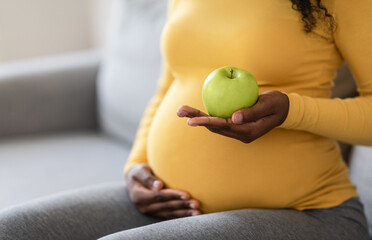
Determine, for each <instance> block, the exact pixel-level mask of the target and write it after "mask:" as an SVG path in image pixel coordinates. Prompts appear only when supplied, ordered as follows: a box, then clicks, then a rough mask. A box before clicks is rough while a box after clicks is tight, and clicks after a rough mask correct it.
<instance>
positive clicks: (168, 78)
mask: <svg viewBox="0 0 372 240" xmlns="http://www.w3.org/2000/svg"><path fill="white" fill-rule="evenodd" d="M173 80H174V78H173V75H172V73H171V71H170V69H169V67H168V66H167V64H166V63H163V67H162V74H161V77H160V82H159V85H158V89H157V92H156V94H155V95H154V96H153V97H152V99H151V101H150V103H149V105H148V106H147V108H146V110H145V113H144V115H143V117H142V119H141V123H140V126H139V128H138V131H137V135H136V138H135V140H134V143H133V147H132V150H131V152H130V154H129V158H128V161H127V163H126V165H125V167H124V173H126V172H127V171H128V170H129V169H130V168H131V167H133V166H134V165H136V164H140V163H147V137H148V133H149V129H150V126H151V122H152V118H153V117H154V115H155V113H156V110H157V109H158V107H159V105H160V103H161V101H162V100H163V98H164V96H165V94H166V92H167V91H168V88H169V86H170V85H171V84H172V82H173Z"/></svg>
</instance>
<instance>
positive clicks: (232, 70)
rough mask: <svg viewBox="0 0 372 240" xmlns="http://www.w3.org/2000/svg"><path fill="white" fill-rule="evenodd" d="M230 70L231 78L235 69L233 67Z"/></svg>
mask: <svg viewBox="0 0 372 240" xmlns="http://www.w3.org/2000/svg"><path fill="white" fill-rule="evenodd" d="M230 72H231V79H233V73H234V69H231V70H230Z"/></svg>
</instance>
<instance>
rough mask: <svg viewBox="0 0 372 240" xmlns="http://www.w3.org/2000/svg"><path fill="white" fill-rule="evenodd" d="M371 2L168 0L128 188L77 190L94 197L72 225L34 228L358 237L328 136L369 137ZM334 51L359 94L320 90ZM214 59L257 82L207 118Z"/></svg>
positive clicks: (352, 198) (352, 199)
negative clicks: (249, 101) (254, 91)
mask: <svg viewBox="0 0 372 240" xmlns="http://www.w3.org/2000/svg"><path fill="white" fill-rule="evenodd" d="M371 13H372V2H370V1H367V0H361V1H357V2H352V1H347V0H322V1H320V0H316V1H311V3H310V1H308V0H291V1H290V0H233V1H227V0H170V1H169V14H168V15H169V16H168V21H167V24H166V26H165V28H164V31H163V35H162V53H163V55H164V59H165V63H164V68H163V75H162V77H161V79H160V84H159V88H158V91H157V93H156V95H155V96H154V98H153V99H152V101H151V104H150V105H149V106H148V108H147V111H146V113H145V115H144V117H143V120H142V122H141V125H140V128H139V131H138V134H137V137H136V141H135V143H134V146H133V149H132V152H131V154H130V157H129V160H128V163H127V164H126V166H125V170H124V172H125V178H126V182H127V188H128V191H125V190H123V189H122V188H109V189H106V190H104V191H103V190H102V191H97V192H96V193H89V194H86V195H85V196H83V197H84V198H85V199H89V197H92V199H100V200H99V201H95V202H98V203H99V204H98V203H97V204H96V205H94V204H91V206H90V205H89V203H91V202H90V201H89V200H87V201H86V202H87V203H86V207H73V208H72V209H74V210H73V211H70V212H69V214H71V215H75V216H76V219H79V220H76V221H75V223H74V224H71V223H68V224H67V223H64V222H58V221H57V220H54V222H55V224H58V228H57V227H55V226H54V227H53V226H52V225H51V224H49V225H43V223H42V221H40V222H38V224H40V226H48V228H49V231H48V232H49V234H52V235H47V236H53V237H51V238H48V237H42V236H40V237H39V238H38V239H58V236H61V234H57V233H56V232H58V231H59V233H61V232H63V234H65V235H64V236H67V237H66V238H65V239H67V238H68V239H89V238H90V237H91V238H93V236H96V237H101V236H104V235H107V236H105V237H103V238H102V239H106V240H111V239H112V240H116V239H257V240H261V239H262V240H263V239H302V240H306V239H345V240H350V239H355V240H356V239H360V240H363V239H368V230H367V226H366V225H367V224H366V219H365V216H364V213H363V206H362V205H361V203H360V201H359V199H358V194H357V192H356V189H355V187H354V186H353V185H352V184H351V182H350V180H349V178H348V173H347V166H346V165H345V164H344V162H343V159H342V157H341V154H340V150H339V148H338V145H337V142H336V140H341V141H344V142H348V143H351V144H364V145H372V67H371V66H370V63H371V61H372V47H371V45H370V43H371V42H372V31H371V27H370V26H371V24H372V14H371ZM344 61H346V62H347V63H348V64H349V66H350V68H351V70H352V72H353V74H354V76H355V79H356V81H357V83H358V87H359V92H360V97H356V98H353V99H346V100H340V99H330V89H331V87H332V80H333V79H334V77H335V71H336V69H337V68H338V67H340V66H341V64H342V63H343V62H344ZM223 66H235V67H239V68H242V69H245V70H247V71H249V72H251V73H252V74H253V75H254V76H255V77H256V79H257V81H258V84H259V87H260V96H259V100H258V102H257V104H256V105H254V106H253V107H252V108H248V109H242V110H239V111H238V112H235V113H234V115H233V116H232V118H231V119H221V118H215V117H210V116H208V115H207V114H206V113H204V110H203V109H204V107H203V104H202V98H201V89H202V86H203V82H204V80H205V78H206V77H207V76H208V74H209V73H210V72H212V71H213V70H215V69H217V68H219V67H223ZM94 209H98V210H96V211H95V210H94ZM48 214H49V217H45V219H49V221H50V219H53V218H52V215H53V212H52V213H50V212H49V213H46V215H48ZM105 214H106V215H105ZM97 215H105V216H106V218H105V219H106V220H107V222H106V221H101V222H97V221H96V220H95V219H96V216H97ZM54 219H56V217H55V218H54ZM45 221H46V220H45ZM45 224H46V223H45ZM77 226H78V227H77ZM62 229H63V230H62ZM14 231H15V230H14ZM8 234H10V233H8ZM34 234H35V235H34V236H37V234H40V231H39V232H37V231H35V233H34ZM109 234H111V235H109ZM9 236H10V235H9ZM0 239H4V238H1V237H0Z"/></svg>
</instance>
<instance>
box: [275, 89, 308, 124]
mask: <svg viewBox="0 0 372 240" xmlns="http://www.w3.org/2000/svg"><path fill="white" fill-rule="evenodd" d="M284 94H286V95H287V97H288V99H289V111H288V115H287V118H286V119H285V121H284V122H283V123H282V124H281V125H280V126H279V127H280V128H287V129H294V128H296V127H297V126H298V125H299V124H300V123H301V121H302V118H303V115H304V102H303V99H302V97H301V96H300V95H298V94H297V93H284Z"/></svg>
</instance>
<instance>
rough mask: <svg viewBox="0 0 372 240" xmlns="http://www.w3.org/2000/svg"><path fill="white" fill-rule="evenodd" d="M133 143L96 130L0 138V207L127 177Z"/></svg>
mask: <svg viewBox="0 0 372 240" xmlns="http://www.w3.org/2000/svg"><path fill="white" fill-rule="evenodd" d="M129 149H130V145H129V144H127V145H125V144H120V145H119V144H118V143H117V142H116V141H113V140H111V139H109V138H108V137H106V136H103V135H100V134H97V133H94V132H80V133H69V134H67V133H66V134H55V135H48V136H46V135H45V136H38V137H36V136H30V137H24V138H17V139H13V140H6V141H5V140H2V141H1V142H0V209H1V208H4V207H7V206H9V205H13V204H17V203H21V202H24V201H26V200H30V199H33V198H37V197H40V196H44V195H48V194H51V193H56V192H59V191H63V190H68V189H72V188H80V187H84V186H89V185H95V184H98V183H103V182H112V181H123V173H122V172H123V165H124V164H125V161H126V159H127V156H128V153H129Z"/></svg>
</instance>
